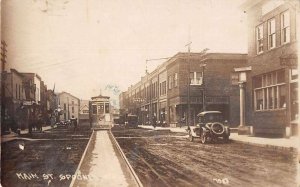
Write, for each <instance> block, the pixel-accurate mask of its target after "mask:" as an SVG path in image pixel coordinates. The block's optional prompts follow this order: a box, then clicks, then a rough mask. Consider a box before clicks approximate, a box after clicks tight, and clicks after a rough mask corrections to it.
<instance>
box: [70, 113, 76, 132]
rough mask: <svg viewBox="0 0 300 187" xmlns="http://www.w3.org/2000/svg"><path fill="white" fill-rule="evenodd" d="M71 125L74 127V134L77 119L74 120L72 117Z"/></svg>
mask: <svg viewBox="0 0 300 187" xmlns="http://www.w3.org/2000/svg"><path fill="white" fill-rule="evenodd" d="M71 123H72V124H73V126H74V132H75V131H76V130H77V118H75V117H74V116H72V118H71Z"/></svg>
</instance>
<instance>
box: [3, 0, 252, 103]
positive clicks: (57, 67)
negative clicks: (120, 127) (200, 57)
mask: <svg viewBox="0 0 300 187" xmlns="http://www.w3.org/2000/svg"><path fill="white" fill-rule="evenodd" d="M244 1H245V0H22V1H20V0H2V15H1V17H2V20H1V22H2V27H1V34H2V36H1V37H2V40H5V41H6V43H7V45H8V47H7V50H8V54H7V56H8V57H7V65H6V67H7V69H9V68H15V69H17V70H18V71H20V72H35V73H37V74H38V75H40V76H41V77H42V80H43V81H44V82H45V83H46V84H47V86H48V89H53V87H54V85H55V91H56V92H60V91H67V92H69V93H71V94H73V95H75V96H77V97H78V98H80V99H90V98H91V97H92V96H96V95H99V94H100V93H101V94H102V95H108V96H111V97H112V98H115V99H116V100H117V98H118V94H119V93H120V91H126V90H127V88H128V87H129V86H130V85H131V84H135V83H137V82H138V81H139V80H140V78H141V76H144V75H145V66H146V59H155V58H165V57H171V56H174V55H175V54H176V53H178V52H186V51H187V50H188V49H187V47H186V46H185V45H186V44H187V43H188V42H189V41H191V42H192V45H191V52H200V51H202V50H203V49H204V48H209V51H208V52H228V53H247V32H246V31H247V30H246V29H247V28H246V15H245V14H244V13H243V12H242V11H241V10H239V9H238V7H239V6H240V5H241V4H242V3H243V2H244ZM163 62H164V61H161V60H160V61H159V60H157V61H149V62H148V70H149V71H151V70H153V69H154V68H155V67H157V66H158V65H159V64H160V63H163Z"/></svg>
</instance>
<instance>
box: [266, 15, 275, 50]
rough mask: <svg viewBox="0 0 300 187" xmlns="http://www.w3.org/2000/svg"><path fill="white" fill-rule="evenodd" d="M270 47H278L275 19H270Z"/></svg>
mask: <svg viewBox="0 0 300 187" xmlns="http://www.w3.org/2000/svg"><path fill="white" fill-rule="evenodd" d="M268 47H269V49H273V48H274V47H276V34H275V19H274V18H273V19H271V20H269V21H268Z"/></svg>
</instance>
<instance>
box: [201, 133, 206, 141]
mask: <svg viewBox="0 0 300 187" xmlns="http://www.w3.org/2000/svg"><path fill="white" fill-rule="evenodd" d="M201 143H203V144H205V143H207V136H206V134H205V133H204V132H202V133H201Z"/></svg>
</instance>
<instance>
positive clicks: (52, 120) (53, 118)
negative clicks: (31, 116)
mask: <svg viewBox="0 0 300 187" xmlns="http://www.w3.org/2000/svg"><path fill="white" fill-rule="evenodd" d="M55 121H56V119H55V116H54V115H53V114H51V116H50V125H51V128H54V125H55Z"/></svg>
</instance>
